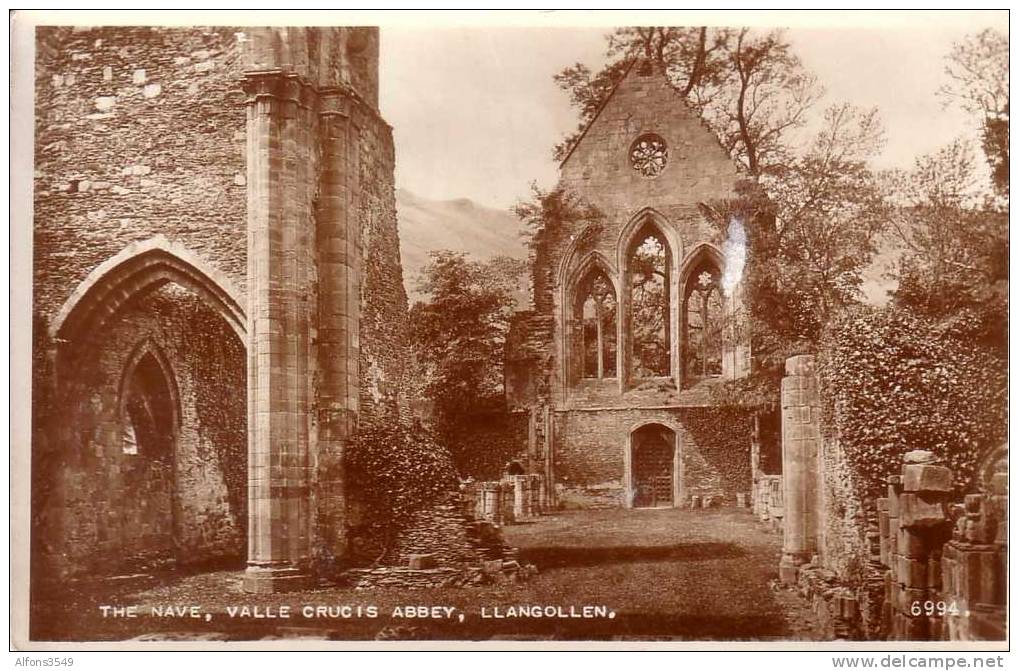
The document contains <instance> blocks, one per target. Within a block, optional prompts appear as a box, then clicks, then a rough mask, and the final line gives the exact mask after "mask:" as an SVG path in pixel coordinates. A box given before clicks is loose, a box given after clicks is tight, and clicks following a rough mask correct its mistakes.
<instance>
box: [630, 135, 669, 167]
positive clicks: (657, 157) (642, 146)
mask: <svg viewBox="0 0 1019 671" xmlns="http://www.w3.org/2000/svg"><path fill="white" fill-rule="evenodd" d="M668 160H669V149H668V147H666V146H665V140H663V139H662V138H661V137H659V136H657V135H653V134H649V135H641V136H640V137H639V138H637V140H636V141H635V142H634V143H633V146H631V147H630V165H631V166H633V169H634V170H636V171H637V172H639V173H640V174H641V175H643V176H644V177H657V176H658V175H659V174H661V172H662V170H664V169H665V164H666V163H667V162H668Z"/></svg>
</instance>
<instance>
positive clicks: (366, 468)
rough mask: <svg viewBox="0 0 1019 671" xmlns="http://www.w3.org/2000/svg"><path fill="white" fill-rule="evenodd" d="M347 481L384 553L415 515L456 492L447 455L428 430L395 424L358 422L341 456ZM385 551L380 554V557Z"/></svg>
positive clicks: (455, 482)
mask: <svg viewBox="0 0 1019 671" xmlns="http://www.w3.org/2000/svg"><path fill="white" fill-rule="evenodd" d="M345 460H346V464H345V466H346V473H347V479H348V481H349V482H350V483H351V486H352V487H353V488H354V489H355V490H356V492H357V495H358V498H359V501H361V502H362V503H363V504H364V505H365V507H366V511H367V519H368V520H369V522H368V526H369V527H370V528H371V529H372V531H373V532H374V535H375V536H376V537H377V538H379V539H381V542H382V545H383V547H384V548H385V553H388V552H389V551H391V550H392V549H393V544H394V543H395V540H396V537H397V536H398V534H399V532H400V531H401V530H403V529H404V528H405V527H406V525H407V523H408V522H409V521H410V519H411V517H412V515H413V513H414V512H416V511H418V510H420V509H422V508H424V507H426V506H428V505H431V504H434V503H436V502H438V501H439V500H441V498H442V497H443V496H445V495H446V494H448V493H449V492H451V491H455V490H456V484H457V478H456V470H455V468H454V467H453V461H452V458H451V457H450V454H449V452H448V451H447V450H446V449H444V448H443V447H442V446H441V445H440V444H439V443H438V442H437V441H436V439H435V437H434V436H432V435H431V434H430V433H429V432H428V431H426V430H424V429H423V428H421V427H415V428H414V429H413V430H411V429H410V428H409V427H406V426H403V425H402V424H401V423H399V422H393V421H376V422H372V421H368V422H364V423H362V424H361V425H360V426H359V427H358V430H357V434H356V435H355V437H354V440H353V442H352V444H351V445H350V447H349V448H348V449H347V451H346V453H345ZM385 553H384V554H385Z"/></svg>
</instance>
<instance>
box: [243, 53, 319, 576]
mask: <svg viewBox="0 0 1019 671" xmlns="http://www.w3.org/2000/svg"><path fill="white" fill-rule="evenodd" d="M244 85H245V91H246V93H247V95H248V99H247V116H248V119H247V168H248V170H247V177H248V179H247V182H248V208H247V209H248V291H247V296H248V311H247V316H248V469H249V473H248V568H247V572H246V573H245V577H244V589H245V590H246V591H249V592H274V591H282V590H288V589H300V588H302V587H304V586H306V585H307V584H308V582H309V574H308V573H307V569H308V558H309V537H308V532H309V524H310V515H309V512H310V511H309V486H308V484H309V482H308V476H309V472H308V433H309V431H308V430H309V423H308V410H309V407H310V404H309V396H310V384H311V376H310V375H309V362H310V353H309V339H310V332H311V313H310V306H309V301H308V296H309V294H311V293H312V286H311V284H312V283H311V280H312V277H313V274H314V259H313V257H312V254H311V236H312V232H313V230H314V229H313V228H312V212H311V188H310V187H309V185H310V183H311V180H310V179H309V178H308V174H309V170H312V169H313V168H312V167H311V166H309V161H311V160H312V155H313V154H312V151H311V142H310V132H309V124H310V123H311V116H310V113H309V108H310V107H311V104H312V96H313V95H314V94H313V92H312V91H311V90H310V89H309V88H308V87H307V86H306V85H305V84H304V83H303V82H302V81H301V79H300V78H298V77H296V76H294V75H292V74H288V73H287V72H286V71H284V70H273V71H265V72H249V73H247V74H246V75H245V81H244Z"/></svg>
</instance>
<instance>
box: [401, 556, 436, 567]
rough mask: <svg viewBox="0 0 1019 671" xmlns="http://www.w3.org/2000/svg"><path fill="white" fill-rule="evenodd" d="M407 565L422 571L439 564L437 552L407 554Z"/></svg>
mask: <svg viewBox="0 0 1019 671" xmlns="http://www.w3.org/2000/svg"><path fill="white" fill-rule="evenodd" d="M407 566H408V567H409V568H411V569H414V570H417V571H421V570H424V569H430V568H435V567H436V566H438V561H437V560H436V557H435V554H433V553H427V554H412V555H408V556H407Z"/></svg>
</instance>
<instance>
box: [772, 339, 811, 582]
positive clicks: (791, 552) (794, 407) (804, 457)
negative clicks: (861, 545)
mask: <svg viewBox="0 0 1019 671" xmlns="http://www.w3.org/2000/svg"><path fill="white" fill-rule="evenodd" d="M785 369H786V376H785V378H783V380H782V487H783V490H784V491H783V501H784V508H785V511H784V533H783V536H782V561H781V563H780V565H779V573H780V575H781V578H782V581H783V582H785V583H794V582H796V579H797V575H798V569H797V568H796V567H797V566H799V565H800V564H804V563H806V562H808V561H810V558H811V556H812V555H813V554H814V552H815V550H816V547H817V543H816V529H817V519H816V516H817V513H818V511H817V507H818V497H817V458H818V450H819V448H820V445H821V426H820V420H821V403H820V397H819V396H818V393H817V380H816V378H815V377H814V357H812V356H809V355H802V356H794V357H790V358H789V359H788V360H786V364H785Z"/></svg>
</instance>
